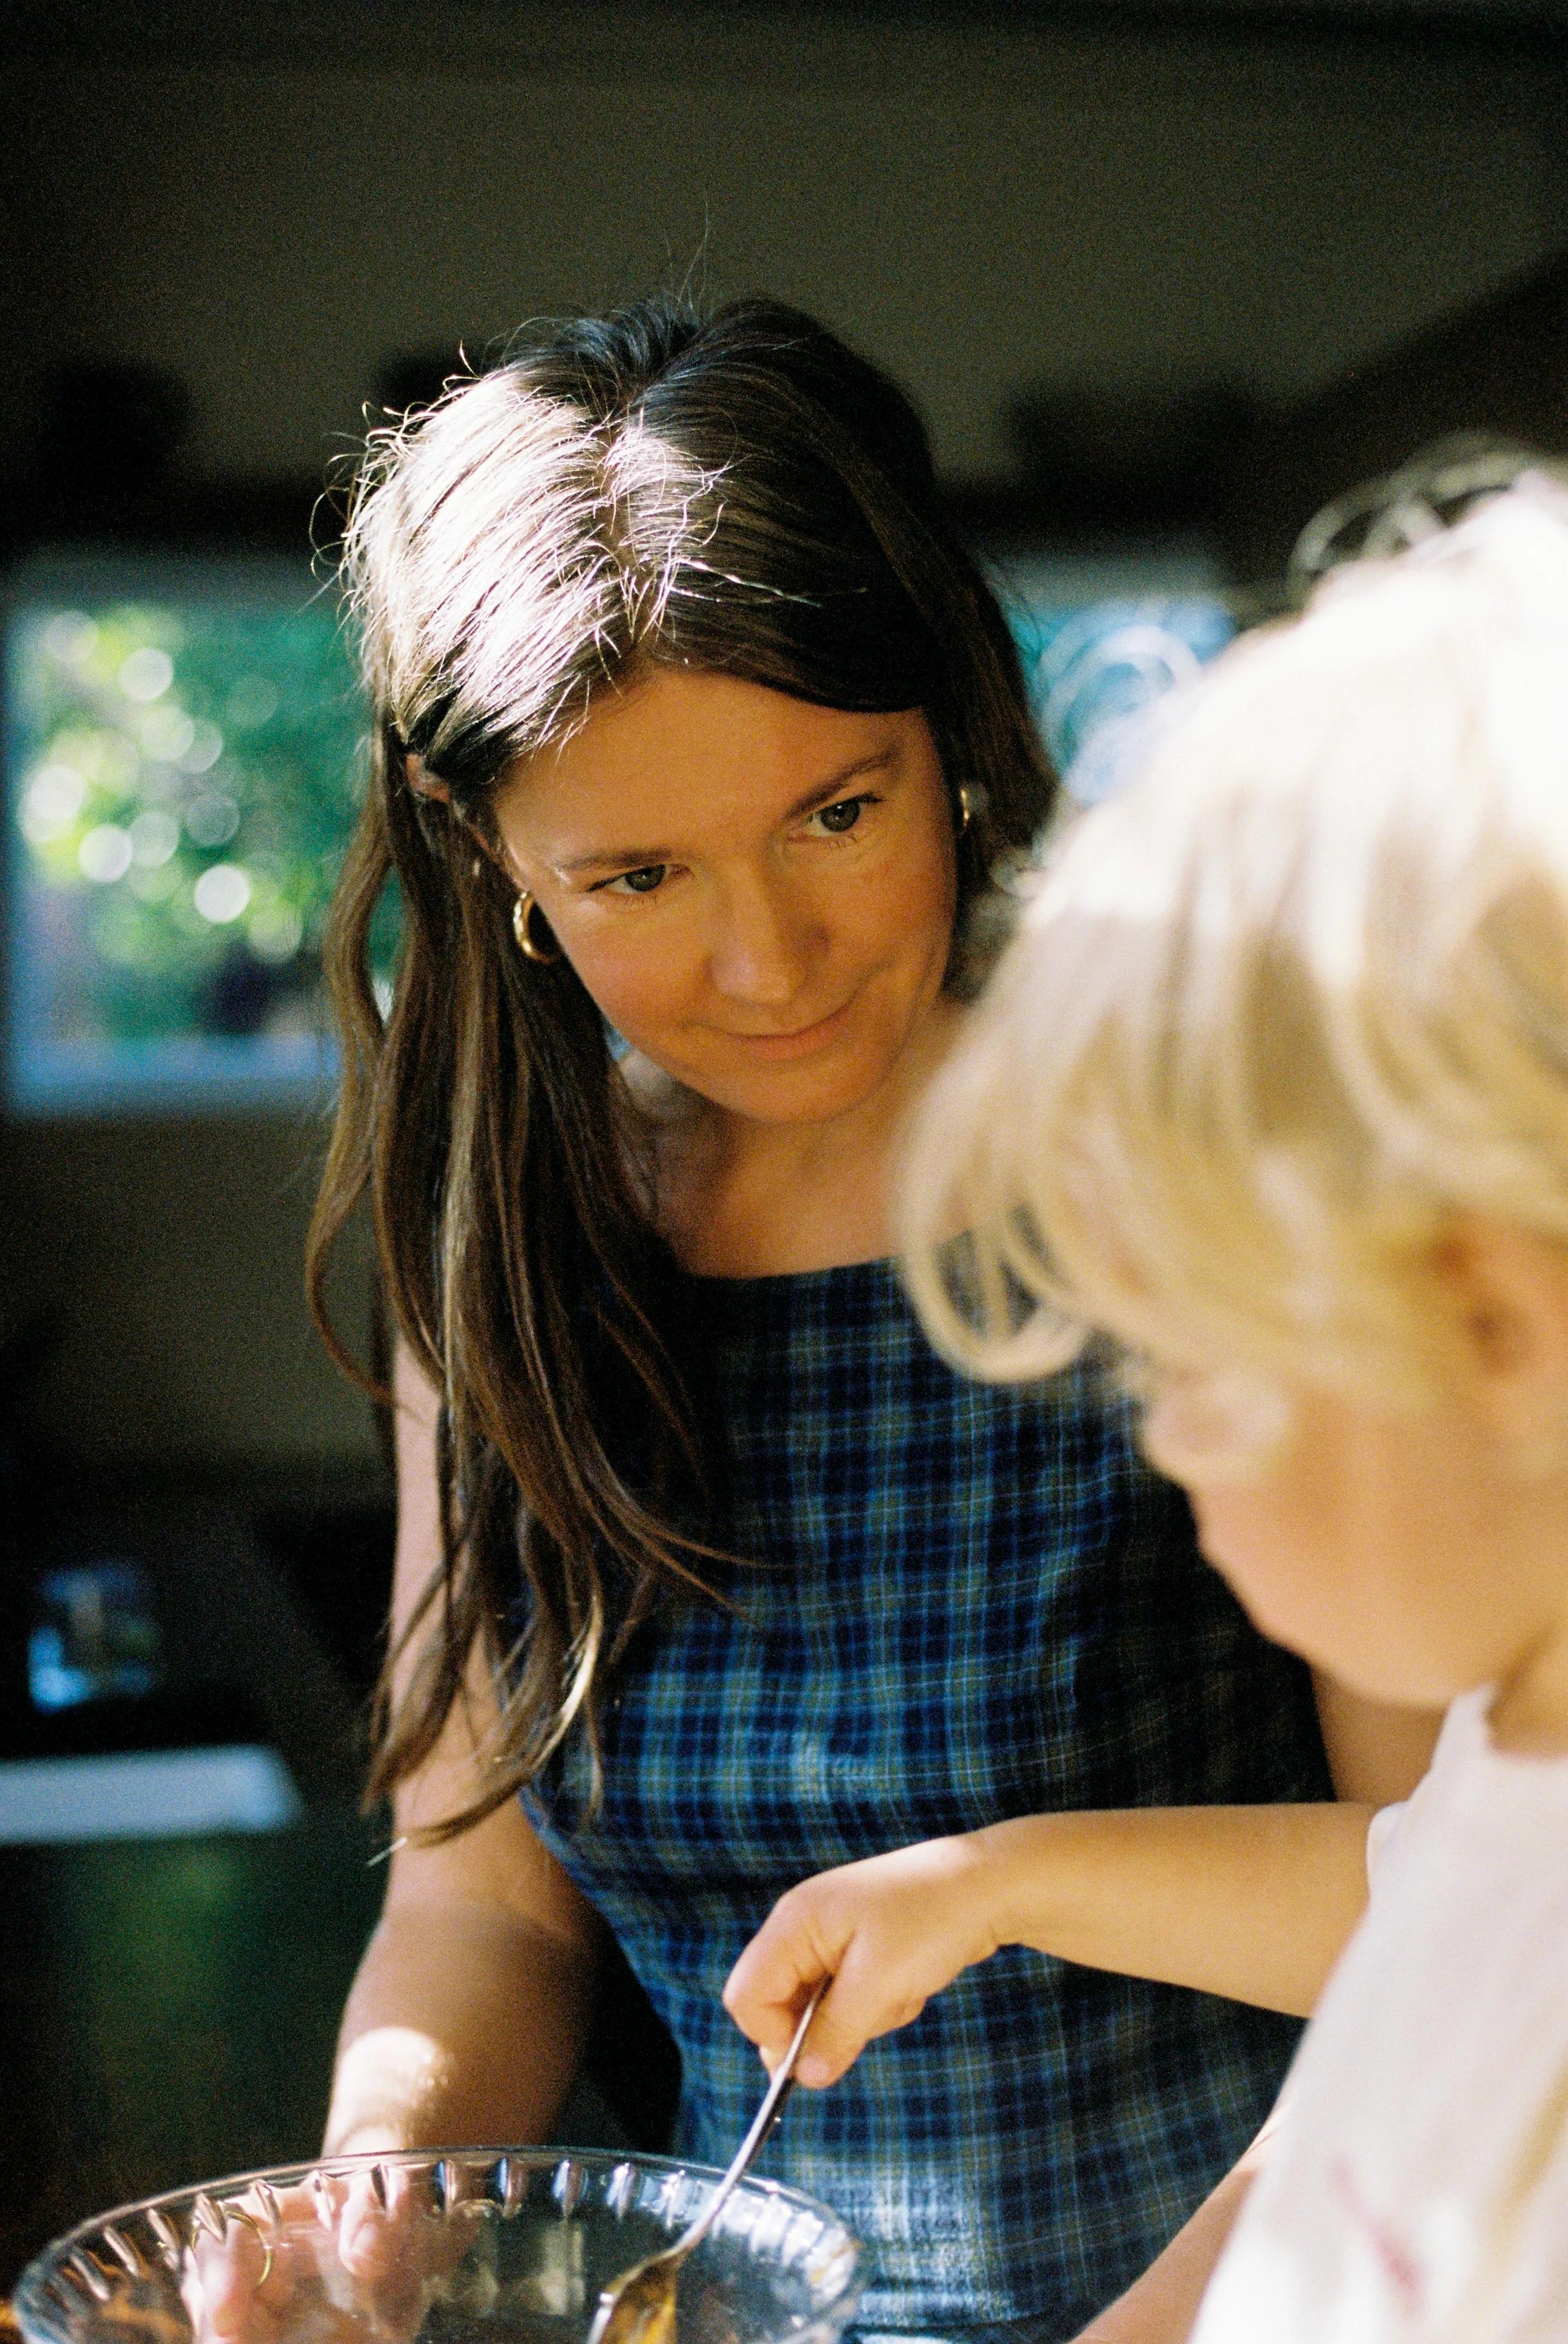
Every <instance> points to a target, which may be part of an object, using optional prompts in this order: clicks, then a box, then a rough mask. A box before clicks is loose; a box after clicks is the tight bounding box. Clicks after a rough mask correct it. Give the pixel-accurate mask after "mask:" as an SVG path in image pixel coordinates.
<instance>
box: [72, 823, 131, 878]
mask: <svg viewBox="0 0 1568 2344" xmlns="http://www.w3.org/2000/svg"><path fill="white" fill-rule="evenodd" d="M76 861H77V862H78V863H79V864H81V867H82V869H83V871H84V872H85V873H86V875H87V877H88V878H89V879H91V880H93V881H95V882H96V884H97V885H98V886H100V887H107V886H111V885H112V884H113V883H114V882H115V881H116V879H123V878H124V877H125V875H126V872H127V871H128V870H129V869H130V867H131V834H130V832H129V831H128V830H122V829H121V828H120V825H119V823H117V822H100V823H98V824H97V825H96V828H95V829H92V830H89V831H88V833H87V834H86V838H84V839H83V841H82V843H81V844H80V846H78V847H77V849H76Z"/></svg>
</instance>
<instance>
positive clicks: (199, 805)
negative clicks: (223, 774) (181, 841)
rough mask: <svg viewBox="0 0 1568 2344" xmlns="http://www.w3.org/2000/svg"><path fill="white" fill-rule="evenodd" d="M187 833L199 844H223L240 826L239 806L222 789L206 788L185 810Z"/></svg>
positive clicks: (194, 842)
mask: <svg viewBox="0 0 1568 2344" xmlns="http://www.w3.org/2000/svg"><path fill="white" fill-rule="evenodd" d="M185 827H186V835H187V837H188V838H189V839H190V840H191V841H192V842H193V844H196V845H197V846H222V845H223V844H225V842H226V841H227V840H228V839H231V838H232V837H233V836H234V834H235V832H236V831H237V830H238V828H239V808H238V806H237V805H236V804H235V803H234V800H233V799H232V798H231V797H228V796H226V795H225V794H224V793H223V792H222V791H221V790H204V791H203V792H202V793H201V795H200V796H199V797H195V798H192V800H191V802H190V803H189V805H187V808H186V810H185Z"/></svg>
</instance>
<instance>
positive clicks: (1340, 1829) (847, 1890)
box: [724, 1804, 1372, 2085]
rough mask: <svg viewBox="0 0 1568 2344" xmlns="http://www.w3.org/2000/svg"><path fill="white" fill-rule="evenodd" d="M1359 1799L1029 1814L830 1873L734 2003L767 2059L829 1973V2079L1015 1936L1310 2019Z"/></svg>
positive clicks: (825, 2073) (774, 1940) (818, 2029)
mask: <svg viewBox="0 0 1568 2344" xmlns="http://www.w3.org/2000/svg"><path fill="white" fill-rule="evenodd" d="M1371 1814H1372V1810H1371V1807H1369V1806H1364V1805H1347V1804H1334V1805H1330V1804H1322V1805H1300V1806H1258V1807H1131V1808H1125V1809H1116V1810H1110V1811H1107V1812H1098V1813H1086V1814H1045V1815H1020V1816H1018V1817H1017V1818H1015V1819H1014V1820H1012V1821H1010V1822H1007V1823H1000V1824H990V1825H988V1826H987V1827H986V1829H985V1830H984V1831H978V1832H973V1833H969V1834H965V1835H962V1836H958V1837H955V1838H952V1839H938V1840H926V1841H924V1842H922V1843H921V1844H919V1845H917V1846H915V1847H905V1848H898V1849H895V1850H894V1851H893V1853H891V1854H887V1855H877V1856H872V1857H870V1858H868V1859H867V1860H866V1861H865V1862H864V1863H860V1864H845V1865H843V1866H841V1867H840V1868H839V1869H838V1870H837V1871H835V1872H824V1873H820V1874H817V1876H816V1877H815V1878H814V1879H812V1880H805V1881H803V1882H802V1883H801V1884H800V1885H799V1886H798V1887H796V1888H792V1889H791V1890H790V1891H789V1892H788V1894H786V1895H784V1896H782V1897H781V1898H780V1899H779V1901H778V1903H777V1904H775V1905H774V1909H773V1911H772V1913H771V1914H770V1915H769V1916H768V1918H767V1920H766V1921H765V1922H764V1925H763V1927H762V1928H761V1929H760V1930H759V1932H758V1933H757V1935H756V1936H755V1937H754V1939H753V1940H752V1943H751V1944H750V1945H748V1946H747V1948H746V1950H745V1952H744V1954H743V1955H741V1958H740V1960H739V1961H738V1962H737V1963H736V1964H735V1966H734V1968H733V1971H732V1972H731V1974H730V1978H729V1983H728V1984H727V1985H726V1986H725V1988H724V2006H725V2007H726V2009H727V2010H728V2011H729V2013H730V2015H731V2016H732V2017H733V2019H734V2020H735V2022H736V2023H737V2025H738V2026H740V2027H741V2028H742V2029H743V2030H744V2033H745V2034H747V2035H749V2036H751V2038H752V2040H753V2042H754V2043H755V2044H756V2045H757V2046H758V2047H759V2048H760V2050H761V2051H762V2053H763V2056H764V2059H767V2060H769V2061H770V2062H771V2061H772V2060H773V2059H774V2058H776V2057H777V2056H778V2055H779V2054H780V2052H781V2051H782V2050H783V2049H784V2046H785V2044H786V2043H787V2042H788V2040H789V2037H790V2035H791V2033H792V2032H793V2029H794V2014H795V2012H796V2011H797V2010H798V2008H799V2006H800V2002H801V1999H802V1996H803V1994H804V1992H805V1990H806V1989H808V1988H809V1987H810V1986H811V1985H814V1984H815V1983H816V1981H817V1980H818V1979H819V1978H822V1977H831V1978H832V1979H833V1985H832V1986H831V1987H830V1988H829V1990H828V1993H827V1995H826V1996H825V1998H824V2001H823V2004H822V2006H821V2008H820V2009H819V2010H818V2012H817V2015H816V2018H815V2020H814V2024H813V2026H812V2030H811V2035H810V2036H809V2038H808V2043H807V2047H806V2050H805V2052H804V2055H803V2056H802V2059H801V2063H800V2067H799V2070H798V2073H799V2075H800V2079H801V2081H802V2082H803V2083H805V2084H813V2085H824V2084H831V2083H834V2082H835V2081H836V2080H837V2078H838V2077H839V2076H841V2075H843V2073H844V2072H845V2068H846V2067H849V2066H852V2065H853V2063H854V2062H855V2059H856V2058H857V2057H858V2056H859V2055H860V2053H861V2052H862V2050H864V2048H865V2045H866V2044H867V2043H868V2042H869V2041H870V2040H871V2038H872V2037H873V2036H876V2035H884V2034H885V2033H886V2032H887V2031H888V2030H889V2029H890V2028H892V2027H895V2026H905V2025H906V2024H907V2022H908V2021H909V2020H910V2019H912V2018H914V2017H915V2016H916V2015H917V2013H918V2012H919V2011H920V2010H921V2008H922V2007H923V2006H924V2005H925V2003H926V1999H927V1997H928V1996H929V1995H933V1994H936V1993H937V1992H939V1991H940V1989H941V1988H942V1987H943V1986H945V1985H948V1984H949V1983H950V1981H951V1980H952V1979H954V1978H955V1977H956V1976H957V1975H958V1973H959V1971H960V1970H964V1969H967V1968H968V1967H969V1965H970V1964H971V1963H974V1962H980V1961H985V1960H986V1958H987V1957H988V1956H989V1955H991V1954H993V1953H995V1952H996V1950H997V1948H998V1947H999V1946H1002V1945H1032V1946H1034V1947H1035V1948H1036V1950H1037V1951H1038V1952H1040V1953H1044V1954H1054V1955H1057V1956H1058V1957H1059V1958H1060V1959H1062V1960H1064V1961H1071V1962H1082V1963H1085V1964H1087V1965H1088V1966H1090V1967H1091V1968H1095V1969H1105V1970H1118V1971H1120V1972H1122V1973H1123V1974H1125V1975H1128V1976H1133V1977H1149V1978H1158V1979H1160V1980H1162V1981H1163V1982H1164V1983H1166V1984H1168V1985H1186V1986H1197V1987H1199V1988H1201V1989H1202V1990H1203V1991H1205V1992H1207V1993H1209V1994H1222V1995H1229V1996H1231V1997H1232V1999H1234V2000H1235V2001H1238V2002H1250V2003H1257V2004H1260V2005H1261V2006H1263V2007H1264V2008H1265V2009H1269V2010H1284V2011H1291V2012H1296V2013H1300V2014H1303V2015H1304V2014H1305V2013H1307V2012H1309V2011H1310V2009H1311V2007H1312V2005H1313V2003H1314V2002H1315V2001H1316V2000H1317V1997H1318V1995H1319V1993H1320V1990H1321V1988H1322V1985H1323V1982H1324V1980H1325V1979H1326V1977H1327V1976H1328V1974H1329V1971H1330V1968H1331V1967H1332V1966H1333V1964H1334V1962H1335V1961H1336V1960H1337V1959H1338V1957H1339V1955H1340V1950H1341V1948H1342V1947H1343V1945H1344V1944H1345V1941H1346V1939H1347V1938H1348V1937H1349V1935H1350V1934H1351V1930H1352V1929H1353V1928H1354V1927H1355V1925H1356V1923H1357V1921H1358V1920H1359V1919H1360V1917H1361V1910H1362V1907H1363V1906H1364V1904H1365V1903H1366V1888H1367V1879H1366V1843H1367V1825H1368V1823H1369V1822H1370V1820H1371Z"/></svg>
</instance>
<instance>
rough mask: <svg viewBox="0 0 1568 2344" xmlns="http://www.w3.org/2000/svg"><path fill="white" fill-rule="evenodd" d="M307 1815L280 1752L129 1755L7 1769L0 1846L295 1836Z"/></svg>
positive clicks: (240, 1746)
mask: <svg viewBox="0 0 1568 2344" xmlns="http://www.w3.org/2000/svg"><path fill="white" fill-rule="evenodd" d="M304 1812H305V1809H304V1804H303V1803H302V1801H301V1799H300V1796H299V1793H298V1790H297V1788H296V1787H295V1783H294V1780H293V1777H292V1776H291V1775H290V1773H289V1772H288V1767H287V1766H286V1765H285V1764H284V1763H283V1761H282V1759H281V1758H280V1757H279V1756H278V1753H277V1751H276V1750H268V1749H266V1748H264V1747H263V1746H261V1745H260V1744H258V1743H226V1744H224V1745H223V1746H222V1747H220V1748H213V1749H206V1750H124V1751H113V1752H109V1753H97V1754H87V1755H84V1756H81V1757H74V1758H23V1759H16V1760H13V1761H12V1762H10V1763H5V1764H0V1847H24V1846H46V1847H64V1846H68V1845H70V1844H74V1843H82V1842H91V1841H95V1840H109V1839H189V1838H203V1837H205V1836H206V1835H207V1833H209V1832H273V1831H288V1830H289V1829H291V1828H292V1826H293V1825H295V1824H298V1822H299V1820H300V1818H301V1816H302V1815H303V1814H304Z"/></svg>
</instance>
